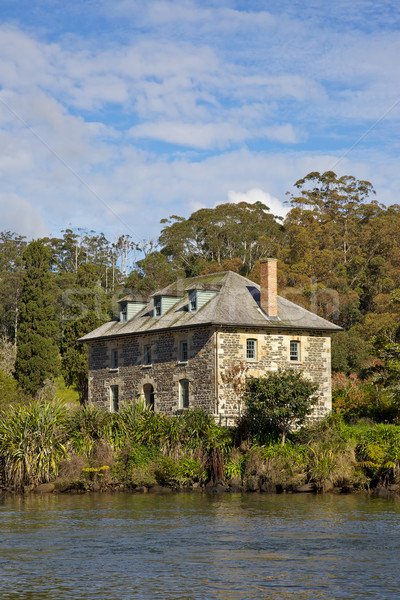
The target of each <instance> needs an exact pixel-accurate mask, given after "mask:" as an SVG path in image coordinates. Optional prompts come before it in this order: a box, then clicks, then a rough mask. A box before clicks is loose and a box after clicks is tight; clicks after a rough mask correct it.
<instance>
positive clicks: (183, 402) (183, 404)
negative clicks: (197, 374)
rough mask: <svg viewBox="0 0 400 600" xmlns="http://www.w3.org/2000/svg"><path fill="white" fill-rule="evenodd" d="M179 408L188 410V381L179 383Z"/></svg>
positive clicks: (182, 380) (183, 380)
mask: <svg viewBox="0 0 400 600" xmlns="http://www.w3.org/2000/svg"><path fill="white" fill-rule="evenodd" d="M179 408H189V379H181V380H180V382H179Z"/></svg>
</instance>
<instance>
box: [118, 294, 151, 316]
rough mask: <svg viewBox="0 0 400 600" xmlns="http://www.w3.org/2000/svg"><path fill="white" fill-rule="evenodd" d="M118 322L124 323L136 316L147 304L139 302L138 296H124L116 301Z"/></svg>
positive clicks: (142, 301)
mask: <svg viewBox="0 0 400 600" xmlns="http://www.w3.org/2000/svg"><path fill="white" fill-rule="evenodd" d="M118 304H119V320H120V321H121V323H126V321H129V320H130V319H132V318H133V317H134V316H135V315H137V314H138V313H139V312H140V311H141V310H143V308H144V307H145V306H146V304H147V302H145V301H144V300H140V299H139V297H138V296H125V297H124V298H121V300H118Z"/></svg>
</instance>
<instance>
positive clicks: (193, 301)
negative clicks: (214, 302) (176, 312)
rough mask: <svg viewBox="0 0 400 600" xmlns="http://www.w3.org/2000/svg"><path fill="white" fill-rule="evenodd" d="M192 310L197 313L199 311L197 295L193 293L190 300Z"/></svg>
mask: <svg viewBox="0 0 400 600" xmlns="http://www.w3.org/2000/svg"><path fill="white" fill-rule="evenodd" d="M189 304H190V310H191V311H192V312H195V311H196V310H197V294H196V292H192V293H191V295H190V298H189Z"/></svg>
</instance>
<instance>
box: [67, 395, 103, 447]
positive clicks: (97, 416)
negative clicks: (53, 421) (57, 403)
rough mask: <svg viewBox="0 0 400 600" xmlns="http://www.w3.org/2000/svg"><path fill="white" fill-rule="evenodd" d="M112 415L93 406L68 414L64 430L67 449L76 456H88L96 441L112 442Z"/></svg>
mask: <svg viewBox="0 0 400 600" xmlns="http://www.w3.org/2000/svg"><path fill="white" fill-rule="evenodd" d="M113 420H114V415H113V414H112V413H108V412H106V411H104V410H99V409H98V408H95V407H94V406H91V405H89V406H83V407H81V408H78V409H75V410H73V411H72V412H71V413H69V414H68V416H67V418H66V422H65V429H66V433H67V435H68V445H69V448H70V449H71V450H72V451H73V452H74V453H76V454H78V455H83V456H86V457H88V456H90V454H91V452H92V451H93V448H94V446H95V443H96V442H97V441H98V440H106V441H107V442H109V443H110V444H112V443H113V442H114V431H113Z"/></svg>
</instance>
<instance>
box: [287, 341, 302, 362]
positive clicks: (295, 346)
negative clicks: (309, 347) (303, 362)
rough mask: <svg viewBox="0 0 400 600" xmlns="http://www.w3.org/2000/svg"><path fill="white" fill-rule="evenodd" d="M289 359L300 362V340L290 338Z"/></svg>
mask: <svg viewBox="0 0 400 600" xmlns="http://www.w3.org/2000/svg"><path fill="white" fill-rule="evenodd" d="M289 360H290V362H300V341H299V340H290V344H289Z"/></svg>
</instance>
